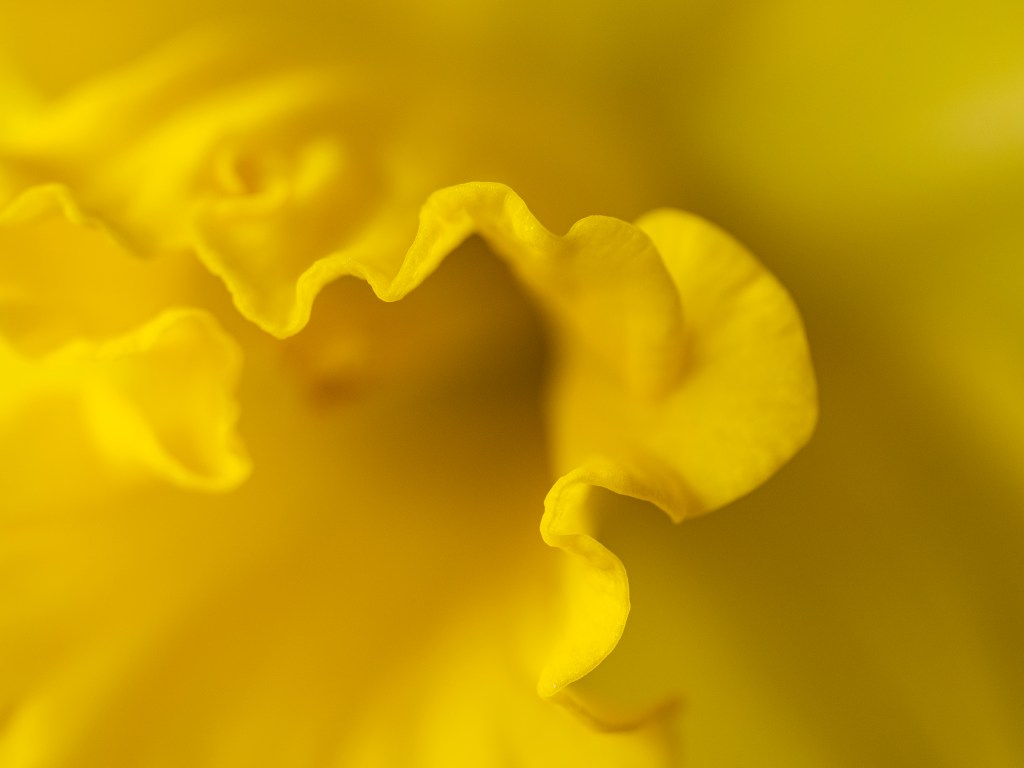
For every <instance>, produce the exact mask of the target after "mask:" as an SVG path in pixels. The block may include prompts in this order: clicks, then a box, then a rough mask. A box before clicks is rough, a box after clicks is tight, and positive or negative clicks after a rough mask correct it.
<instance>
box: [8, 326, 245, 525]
mask: <svg viewBox="0 0 1024 768" xmlns="http://www.w3.org/2000/svg"><path fill="white" fill-rule="evenodd" d="M240 363H241V354H240V352H239V350H238V349H237V347H236V346H235V344H234V342H233V341H232V340H231V339H230V338H229V337H228V336H227V335H226V334H224V332H223V331H221V330H220V328H219V326H218V325H217V324H216V322H215V321H214V320H213V318H212V317H211V316H210V315H208V314H207V313H205V312H203V311H199V310H190V309H179V310H168V311H166V312H164V313H163V314H161V315H160V316H158V317H157V318H156V319H154V320H153V321H151V322H150V323H148V324H146V325H145V326H143V327H141V328H139V329H138V330H136V331H135V332H133V333H131V334H129V335H127V336H124V337H121V338H117V339H114V340H111V341H107V342H102V343H93V342H87V341H77V342H71V343H69V344H67V345H65V346H64V347H62V348H60V349H58V350H56V351H54V352H52V353H51V354H49V355H47V356H45V357H42V358H38V359H35V358H26V357H23V356H22V355H21V354H19V353H18V352H16V351H15V350H14V349H13V348H11V347H9V346H7V345H6V344H4V345H3V346H0V369H2V371H3V380H4V382H5V384H4V387H3V389H2V390H0V430H2V435H3V440H2V443H0V445H2V458H0V461H2V462H3V465H4V469H5V471H4V473H3V485H4V487H3V496H4V498H5V499H10V500H11V502H12V503H11V508H12V509H13V508H19V507H22V508H32V507H35V506H39V505H42V504H47V503H52V502H54V501H74V499H75V498H84V497H85V496H88V495H89V494H90V493H92V492H94V491H96V490H97V489H99V488H100V487H101V486H103V484H104V483H108V482H111V481H112V480H115V479H116V480H118V481H120V482H137V481H138V480H139V479H141V478H144V477H146V476H149V477H159V478H162V479H163V480H164V481H166V482H170V483H173V484H175V485H178V486H181V487H184V488H191V489H196V490H204V491H223V490H228V489H230V488H233V487H235V486H237V485H238V484H239V483H240V482H242V481H243V480H244V479H245V477H246V476H247V475H248V472H249V461H248V458H247V456H246V454H245V451H244V448H243V447H242V445H241V442H240V439H239V438H238V436H237V435H236V433H235V422H236V419H237V405H236V403H235V400H234V395H233V392H234V389H235V387H236V384H237V379H238V374H239V368H240Z"/></svg>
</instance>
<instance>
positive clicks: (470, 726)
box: [0, 6, 816, 767]
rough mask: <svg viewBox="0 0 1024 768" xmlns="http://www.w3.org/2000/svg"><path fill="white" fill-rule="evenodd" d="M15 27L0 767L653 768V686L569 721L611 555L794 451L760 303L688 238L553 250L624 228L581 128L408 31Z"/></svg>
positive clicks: (668, 719)
mask: <svg viewBox="0 0 1024 768" xmlns="http://www.w3.org/2000/svg"><path fill="white" fill-rule="evenodd" d="M98 8H99V6H97V8H94V9H92V10H93V12H96V11H97V9H98ZM41 10H45V9H38V8H37V9H29V10H26V9H22V8H18V9H14V8H12V9H8V10H7V13H8V16H9V18H10V19H11V23H8V24H6V25H5V29H7V30H11V29H21V30H24V32H25V35H24V38H25V39H20V40H11V41H9V42H10V45H9V46H8V47H7V48H6V50H7V56H8V58H9V60H8V61H7V62H5V66H4V74H3V79H2V80H0V84H2V87H3V88H5V89H6V91H5V92H6V93H7V94H8V95H9V98H7V99H5V100H4V102H3V103H4V107H3V112H2V113H0V258H2V261H0V375H2V377H3V378H2V381H3V388H2V389H0V430H2V431H0V435H2V438H0V465H2V468H3V476H2V480H0V499H2V502H3V507H2V510H0V530H2V536H0V572H2V573H3V574H4V578H5V583H6V584H7V585H8V587H7V588H6V589H5V590H4V592H3V596H2V598H0V637H2V638H3V640H2V641H0V712H2V713H3V719H2V721H0V722H2V731H0V764H2V765H4V766H26V767H27V766H34V765H67V766H95V765H102V766H121V765H124V766H162V765H173V766H184V765H187V766H204V765H210V766H222V765H246V766H252V765H296V766H301V765H310V766H313V765H377V764H386V765H418V764H422V765H446V766H447V765H457V764H464V765H489V764H494V763H496V762H502V761H512V762H513V763H514V764H520V763H522V764H529V765H535V764H536V765H575V764H580V765H604V764H607V765H645V764H650V765H663V764H669V763H671V762H672V761H673V760H674V759H675V758H676V756H677V754H678V752H679V749H680V743H679V739H678V737H677V735H676V731H675V729H676V727H677V723H678V715H679V712H678V708H677V707H675V706H674V703H675V700H674V699H673V698H671V697H672V696H678V695H679V693H680V691H678V690H675V691H658V692H655V693H650V694H649V695H647V694H645V695H642V696H627V695H625V694H624V695H623V696H622V697H615V696H606V695H604V694H602V693H601V692H599V691H597V690H596V689H595V690H594V691H592V692H588V691H587V689H586V687H585V686H584V685H582V683H583V678H585V677H587V676H588V675H589V674H590V673H591V672H593V671H594V670H595V669H596V668H597V667H598V665H599V664H601V663H602V662H603V661H604V660H605V658H606V657H608V655H609V654H610V653H611V652H612V650H613V649H614V648H615V646H616V644H617V643H618V641H619V639H620V636H621V635H622V633H623V629H624V626H625V624H626V618H627V614H628V613H629V610H630V591H629V588H628V586H627V579H626V570H625V568H624V567H623V564H622V562H621V561H620V560H619V558H618V557H617V556H616V554H614V552H613V551H612V550H610V549H609V548H607V547H606V546H605V545H604V544H603V543H601V539H602V538H603V536H604V533H605V532H606V529H607V530H614V529H615V526H617V525H621V524H622V522H623V517H624V515H626V514H632V513H633V512H638V514H642V510H643V509H644V508H645V507H657V508H660V509H661V510H663V511H664V512H665V513H666V514H667V515H668V516H669V517H671V518H672V519H673V520H675V521H677V522H678V521H682V520H683V519H685V518H689V517H695V516H698V515H701V514H703V513H705V512H709V511H711V510H714V509H716V508H719V507H721V506H723V505H724V504H727V503H729V502H730V501H732V500H734V499H736V498H738V497H740V496H742V495H744V494H746V493H748V492H749V491H751V490H752V489H754V488H755V487H756V486H758V485H759V484H761V483H762V482H763V481H764V480H766V479H767V478H768V477H769V476H770V475H771V474H773V473H774V471H775V470H776V469H777V468H778V467H779V466H780V465H781V464H782V463H784V462H785V461H787V460H788V459H789V457H790V456H791V455H792V454H793V453H794V452H795V451H796V450H797V449H799V448H800V447H801V446H802V445H803V443H804V442H805V441H806V440H807V439H808V437H809V435H810V432H811V430H812V428H813V425H814V421H815V417H816V404H815V397H816V395H815V385H814V380H813V376H812V372H811V368H810V362H809V358H808V353H807V348H806V343H805V340H804V336H803V330H802V326H801V323H800V320H799V317H798V315H797V313H796V311H795V309H794V307H793V305H792V302H791V300H790V298H789V296H788V295H787V294H786V292H785V291H784V290H783V289H782V288H781V287H780V286H779V284H778V283H777V282H776V281H775V280H774V279H773V278H772V277H771V276H770V275H769V274H768V273H767V272H766V271H765V270H764V269H763V268H762V267H761V266H760V265H759V264H758V262H756V261H755V260H754V259H753V258H752V257H751V256H750V255H749V254H748V253H747V252H746V251H745V250H744V249H743V247H741V246H740V245H739V244H738V243H737V242H735V241H734V240H732V239H731V238H730V237H728V236H727V235H725V234H724V233H723V232H721V231H720V230H718V229H717V228H715V227H714V226H713V225H711V224H709V223H707V222H706V221H704V220H703V219H700V218H698V217H696V216H693V215H690V214H685V213H682V212H680V211H677V210H673V209H667V208H663V209H658V210H655V211H654V212H652V213H647V214H645V215H642V216H640V217H639V218H637V219H636V220H635V222H634V223H628V222H627V221H626V220H624V219H623V218H612V217H609V216H588V217H585V218H581V216H583V214H584V213H586V212H587V211H588V209H589V210H594V211H599V212H600V211H602V210H603V211H606V212H613V213H617V214H620V215H622V216H632V215H633V214H635V213H637V212H638V211H637V209H638V207H639V206H641V205H643V206H645V207H646V204H647V202H648V197H649V196H650V194H651V192H649V191H646V192H637V191H636V190H637V189H642V188H643V187H642V185H643V183H644V179H645V177H646V176H647V174H646V173H645V172H644V170H643V165H642V163H641V164H637V160H638V158H637V157H636V156H634V155H633V150H629V149H626V148H623V147H622V146H621V143H620V141H617V140H616V135H615V131H614V129H613V128H612V127H611V121H609V127H608V128H607V129H602V128H594V125H595V123H594V118H595V117H597V115H595V114H593V113H591V112H587V111H585V110H584V107H583V104H581V105H580V108H579V110H575V109H570V110H566V109H565V99H564V98H563V97H562V95H561V94H559V93H558V92H557V90H547V89H546V88H544V87H542V86H540V85H539V84H537V83H532V82H528V83H527V84H526V85H525V86H517V85H516V81H515V80H514V79H512V78H511V77H510V75H509V74H508V73H507V72H506V73H502V72H501V71H500V68H499V67H495V68H492V69H491V71H486V68H483V67H482V68H481V69H483V70H485V71H482V72H479V73H475V75H477V76H474V77H465V76H464V75H463V74H462V72H463V67H464V65H465V61H466V60H465V59H462V58H461V57H460V58H453V59H452V60H441V61H438V62H434V63H430V64H429V65H423V66H420V65H421V63H422V61H421V58H420V56H421V55H422V54H423V52H424V50H423V49H422V48H420V47H418V45H419V44H417V43H416V42H415V33H416V31H417V27H416V22H417V21H418V20H417V19H412V20H411V24H410V26H409V27H408V28H407V29H406V28H403V27H399V28H398V29H397V30H390V31H389V33H388V34H386V35H381V34H379V33H378V32H375V31H374V30H375V29H376V28H375V26H374V24H373V23H372V21H373V20H372V19H363V20H362V21H361V22H360V23H358V24H355V23H353V22H351V20H344V19H341V18H338V17H335V18H332V19H331V20H330V22H329V23H327V24H326V26H320V25H317V24H313V23H312V22H310V21H309V20H306V21H301V22H297V21H294V20H285V19H284V18H282V17H277V18H276V19H274V24H273V25H272V26H268V24H267V23H266V20H263V21H260V20H251V19H250V20H248V21H246V22H244V23H243V22H240V21H239V22H235V23H231V24H229V23H217V22H209V23H202V24H199V23H196V22H195V19H192V18H190V12H189V11H188V9H187V8H185V9H177V8H160V9H159V10H158V11H156V12H155V17H156V18H157V19H158V21H150V22H148V23H150V24H152V25H153V26H152V27H148V26H146V25H143V26H142V27H141V28H140V29H138V30H136V31H135V34H133V35H125V29H124V28H119V27H118V26H117V24H123V25H125V28H127V27H128V26H130V22H131V18H132V10H131V9H122V8H117V10H118V12H123V13H124V14H125V16H124V17H123V18H121V19H118V21H117V23H116V24H114V25H113V26H114V32H115V33H114V34H111V33H110V31H109V30H106V29H97V30H96V37H95V39H92V40H89V41H88V42H87V43H85V44H83V43H81V42H80V41H79V42H76V43H74V44H73V43H72V42H70V41H65V42H67V43H68V48H67V53H68V55H67V59H66V60H64V59H61V60H56V61H55V60H53V59H51V58H46V57H41V58H40V55H39V49H38V46H39V45H40V44H41V43H40V38H39V37H38V29H33V24H34V23H36V24H37V23H38V17H37V16H36V15H35V14H36V13H38V12H40V11H41ZM65 10H68V11H69V12H71V13H74V11H73V10H72V9H65ZM149 12H150V9H146V13H147V14H148V13H149ZM179 14H180V16H179ZM164 15H166V17H167V18H163V17H164ZM371 16H372V14H371ZM206 21H208V20H204V22H206ZM186 22H187V23H186ZM162 25H163V26H162ZM164 27H166V28H167V29H170V28H174V27H185V28H186V29H185V30H184V31H183V32H181V34H176V35H170V34H167V33H165V32H163V31H161V30H163V29H164ZM154 30H157V31H154ZM334 32H337V33H338V35H339V37H340V40H339V39H338V38H336V37H335V36H334V34H333V33H334ZM150 37H153V38H161V37H166V39H165V40H162V41H160V42H159V43H153V44H152V47H151V45H150V42H149V38H150ZM25 40H27V43H26V42H25ZM342 43H343V44H342ZM385 43H386V46H384V44H385ZM399 45H408V50H405V51H404V53H403V54H401V55H395V53H394V48H395V47H396V46H399ZM382 46H384V47H383V48H382ZM428 50H429V51H431V52H432V53H435V54H436V53H437V52H438V51H440V50H442V48H441V47H440V46H438V45H437V41H434V44H433V45H432V46H430V47H429V48H428ZM499 75H500V78H499ZM496 78H498V79H496ZM495 82H499V83H502V84H503V85H506V86H507V88H504V89H500V90H501V92H497V91H496V89H495V88H494V83H495ZM584 101H585V100H584ZM599 112H600V110H598V113H599ZM638 152H639V151H638ZM640 154H642V152H640ZM638 168H639V170H638ZM513 189H515V190H516V191H513ZM520 193H521V194H523V197H520ZM524 199H528V200H529V201H530V204H531V206H533V210H536V211H537V212H538V214H539V215H536V216H535V215H534V213H533V212H531V209H528V208H527V205H526V203H525V202H524ZM576 219H578V220H577V221H576V223H575V224H572V226H571V227H568V224H569V223H571V222H572V221H573V220H576ZM542 222H543V224H542ZM548 227H551V228H553V229H556V230H558V231H562V230H564V229H568V231H567V233H566V234H565V235H563V236H559V235H556V234H553V232H552V231H551V230H550V229H548ZM487 251H490V253H487ZM128 252H134V253H135V255H134V256H132V255H129V253H128ZM446 259H448V260H447V261H445V262H444V264H443V265H442V261H444V260H446ZM351 276H355V277H359V278H362V279H363V280H364V281H365V283H368V284H369V287H367V286H366V285H365V284H363V283H362V282H359V281H354V280H351V279H344V278H348V277H351ZM371 289H372V294H371V292H370V290H371ZM373 294H376V295H375V296H374V295H373ZM379 299H382V300H383V302H381V301H379ZM399 299H401V300H402V301H401V302H399V303H397V304H393V305H392V304H390V302H396V301H398V300H399ZM538 524H539V527H540V532H539V535H538V533H537V526H538ZM544 543H546V544H548V545H550V548H548V547H545V546H544ZM661 663H663V664H664V665H665V666H666V667H668V668H671V667H672V666H673V665H674V660H673V659H672V658H671V656H668V657H664V656H663V657H662V658H661ZM643 676H644V677H645V678H647V679H649V680H650V681H652V682H653V681H655V680H656V679H657V673H656V672H651V671H645V672H644V675H643ZM552 700H553V701H552ZM553 702H557V703H560V704H564V705H566V706H564V707H556V706H554V703H553Z"/></svg>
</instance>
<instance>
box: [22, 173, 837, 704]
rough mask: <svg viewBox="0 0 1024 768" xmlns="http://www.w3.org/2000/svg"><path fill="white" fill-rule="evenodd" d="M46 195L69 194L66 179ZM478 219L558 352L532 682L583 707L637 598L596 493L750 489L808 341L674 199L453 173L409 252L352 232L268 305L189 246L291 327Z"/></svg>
mask: <svg viewBox="0 0 1024 768" xmlns="http://www.w3.org/2000/svg"><path fill="white" fill-rule="evenodd" d="M40 194H43V193H40ZM45 194H46V195H48V196H56V198H57V199H59V201H60V203H61V205H62V207H64V208H65V210H67V209H68V207H69V206H70V208H71V210H77V208H76V207H75V205H74V201H73V198H71V197H70V195H69V193H67V192H66V190H63V189H56V188H50V190H49V191H48V192H46V193H45ZM51 200H52V197H51ZM474 234H478V235H480V236H481V237H482V238H483V239H484V240H485V241H486V242H487V243H488V244H489V246H490V247H491V248H492V249H493V250H494V251H495V252H496V253H497V254H498V255H500V256H501V257H503V258H504V259H506V260H507V261H508V263H509V265H510V267H511V269H512V270H513V272H514V273H515V275H516V276H517V278H518V279H519V281H520V282H521V283H522V284H523V285H524V287H525V288H526V290H527V291H528V292H529V293H530V294H531V295H532V296H533V297H534V298H535V300H536V301H537V302H538V304H539V305H540V307H541V309H542V310H543V312H544V313H545V315H546V318H547V320H548V322H549V325H550V327H551V330H552V336H553V341H554V344H555V347H556V351H557V354H556V361H555V370H554V372H553V380H552V384H551V392H550V404H551V409H550V410H551V414H550V420H551V426H552V431H553V440H554V444H555V445H554V448H555V452H554V453H555V463H556V467H557V469H558V471H559V472H560V473H564V476H563V477H562V479H561V480H559V481H558V482H557V483H555V485H554V487H553V488H552V490H551V492H550V493H549V495H548V497H547V500H546V502H545V512H544V516H543V518H542V522H541V533H542V536H543V538H544V540H545V542H547V543H548V544H549V545H551V546H553V547H557V548H560V549H562V550H563V551H565V552H566V553H567V554H568V555H570V557H569V559H568V560H567V561H566V586H567V594H568V595H569V597H568V598H567V601H566V610H567V613H566V616H565V630H564V638H563V641H562V643H561V644H560V646H559V648H558V649H557V650H556V651H555V653H554V654H553V657H552V659H551V661H550V663H549V664H548V665H547V667H546V668H545V669H544V671H543V672H542V675H541V679H540V682H539V684H538V690H539V691H540V693H541V695H543V696H546V697H552V696H555V695H556V694H559V693H561V694H562V695H561V696H560V697H559V698H561V699H563V700H565V701H566V703H571V705H572V707H573V708H574V709H577V710H580V709H581V708H583V707H581V706H580V705H579V702H570V701H569V698H568V697H567V694H566V688H567V686H569V685H570V684H571V683H572V682H574V681H575V680H578V679H580V678H581V677H583V676H584V675H586V674H588V673H589V672H590V671H592V670H593V669H594V668H596V667H597V666H598V665H599V664H600V662H601V661H602V660H603V659H604V658H605V657H606V656H607V655H608V654H609V653H611V651H612V650H613V649H614V647H615V645H616V644H617V642H618V640H619V637H620V636H621V634H622V631H623V628H624V626H625V622H626V617H627V615H628V612H629V589H628V581H627V577H626V572H625V569H624V567H623V566H622V563H621V562H620V561H619V560H618V558H617V557H616V556H615V555H614V554H613V553H611V552H610V551H609V550H608V549H607V548H605V547H604V546H603V545H602V544H600V542H598V541H597V540H596V538H594V536H593V521H592V520H591V519H590V517H591V515H590V512H589V511H588V498H589V495H590V494H591V493H592V492H593V489H595V488H604V489H606V490H608V491H611V492H613V493H617V494H620V495H626V496H633V497H635V498H638V499H641V500H645V501H649V502H650V503H653V504H655V505H656V506H658V507H659V508H661V509H662V510H663V511H664V512H665V513H666V514H668V515H669V516H670V517H671V518H672V519H673V520H675V521H677V522H678V521H681V520H683V519H685V518H686V517H691V516H694V515H697V514H703V513H706V512H708V511H711V510H713V509H715V508H717V507H720V506H722V505H723V504H726V503H728V502H729V501H732V500H733V499H735V498H737V497H738V496H740V495H742V494H744V493H747V492H749V491H750V490H752V489H753V488H754V487H756V486H757V485H758V484H760V483H761V482H763V481H764V480H766V479H767V478H768V477H770V476H771V474H772V473H774V472H775V471H776V470H777V469H778V467H779V466H781V465H782V464H783V463H785V461H787V460H788V459H789V458H790V457H791V456H792V455H793V454H794V453H795V452H796V451H797V450H798V449H799V448H800V447H801V446H802V445H803V444H804V443H805V442H806V441H807V440H808V439H809V437H810V434H811V433H812V431H813V429H814V425H815V422H816V418H817V394H816V385H815V381H814V375H813V370H812V366H811V363H810V356H809V352H808V348H807V343H806V339H805V337H804V332H803V327H802V324H801V321H800V318H799V314H798V312H797V310H796V308H795V307H794V305H793V303H792V300H791V299H790V297H789V296H788V294H787V293H786V292H785V290H784V289H782V287H781V286H780V285H779V284H778V283H777V282H776V281H775V280H774V278H772V277H771V275H769V274H768V273H767V272H766V271H765V270H764V269H763V267H761V265H760V264H758V262H757V261H756V260H755V259H753V258H752V257H751V256H750V255H749V254H748V253H747V252H746V251H745V250H744V249H743V248H742V247H741V246H739V245H738V244H737V243H736V242H735V241H733V240H732V239H731V238H729V237H728V236H726V235H725V234H724V233H722V232H721V231H720V230H718V229H716V228H715V227H713V226H712V225H710V224H708V223H707V222H705V221H703V220H702V219H699V218H697V217H694V216H690V215H688V214H684V213H681V212H678V211H670V210H665V211H656V212H654V213H652V214H649V215H647V216H645V217H643V218H641V219H640V220H639V222H638V223H637V224H636V225H633V224H629V223H627V222H624V221H621V220H618V219H614V218H609V217H602V216H593V217H588V218H585V219H582V220H580V221H579V222H577V223H576V224H575V225H574V226H573V227H572V228H571V229H570V231H569V232H568V233H567V234H566V235H564V236H557V235H555V234H553V233H551V232H549V231H548V230H547V229H545V228H544V227H543V226H542V225H541V224H540V222H538V221H537V219H536V218H535V217H534V216H533V215H532V214H531V213H530V211H529V210H528V208H527V207H526V204H525V203H524V202H523V201H522V199H521V198H519V197H518V196H517V195H516V194H515V193H514V192H513V191H512V190H511V189H510V188H508V187H507V186H504V185H502V184H498V183H486V182H474V183H468V184H461V185H457V186H454V187H448V188H445V189H441V190H438V191H437V192H435V193H433V194H432V195H431V196H430V197H429V198H428V199H427V201H426V203H425V204H424V205H423V207H422V209H421V211H420V216H419V228H418V231H417V233H416V236H415V238H414V240H413V242H412V244H411V246H409V248H408V250H407V251H406V252H405V253H404V257H403V256H402V254H401V251H400V250H398V251H395V250H394V249H392V248H383V247H368V241H359V243H358V245H353V247H351V248H348V249H344V250H341V251H337V252H335V253H332V254H330V255H328V256H325V257H323V258H320V259H318V260H317V261H315V262H314V263H313V264H312V265H311V266H309V268H307V269H306V270H305V271H303V272H302V273H301V274H300V275H299V277H298V278H297V280H296V281H295V282H294V284H293V286H292V288H291V289H290V293H289V291H288V290H287V286H286V290H285V293H283V294H282V293H281V287H282V286H281V285H277V286H275V288H274V290H275V291H277V298H275V300H274V301H273V302H269V303H268V302H261V301H260V300H259V297H258V296H255V297H254V296H249V297H248V298H246V297H247V291H253V290H257V291H258V290H261V288H260V281H259V279H256V280H253V275H252V273H251V266H250V265H244V264H242V265H240V264H239V263H238V262H237V259H235V258H234V257H232V258H224V257H222V255H221V254H218V253H217V252H216V251H215V250H213V249H212V246H211V240H209V239H206V240H203V241H202V242H201V243H199V245H198V246H197V247H198V249H199V250H200V253H201V255H202V258H203V260H204V262H206V263H207V266H208V267H210V268H211V270H212V271H214V272H215V273H216V274H218V275H219V276H220V277H221V278H222V279H223V280H224V281H225V283H226V284H227V285H228V287H229V289H230V290H231V292H232V294H233V295H234V297H235V301H236V306H238V307H239V308H240V309H241V310H242V311H243V314H245V315H246V316H247V317H249V318H250V319H252V320H254V321H255V322H256V323H257V324H259V325H260V326H261V327H263V328H264V329H265V330H267V331H269V332H271V333H272V334H274V335H276V336H288V335H290V334H293V333H296V332H298V331H299V330H301V328H302V327H304V325H305V324H306V322H308V319H309V316H310V312H311V309H312V305H313V302H314V300H315V298H316V296H317V294H318V293H319V291H320V290H321V289H322V288H323V287H324V286H325V285H327V284H328V283H329V282H331V281H333V280H335V279H337V278H338V277H340V276H343V275H354V276H358V277H361V278H362V279H364V280H366V281H367V282H368V283H369V284H370V285H371V286H372V288H373V290H374V292H375V293H376V294H377V296H378V297H379V298H381V299H383V300H385V301H396V300H398V299H401V298H402V297H403V296H405V295H407V294H408V293H409V292H410V291H412V290H413V289H414V288H416V286H418V285H419V284H420V283H421V282H422V281H423V280H425V279H426V278H427V277H428V276H429V275H430V274H431V273H432V272H433V271H434V270H435V269H436V268H437V267H438V266H439V265H440V263H441V262H442V260H443V259H444V258H445V257H446V256H447V255H448V254H449V253H451V252H452V251H453V250H455V249H456V248H457V247H458V246H459V245H460V244H461V243H462V242H463V241H465V240H466V239H467V238H469V237H470V236H471V235H474ZM378 246H379V244H378ZM238 270H241V271H238ZM282 295H284V296H286V297H288V298H287V299H286V300H285V301H283V302H282V301H280V300H279V299H280V296H282ZM249 299H252V300H251V301H250V300H249ZM260 306H263V307H273V311H271V312H269V313H265V314H261V312H260V310H259V307H260ZM583 709H585V708H583Z"/></svg>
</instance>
